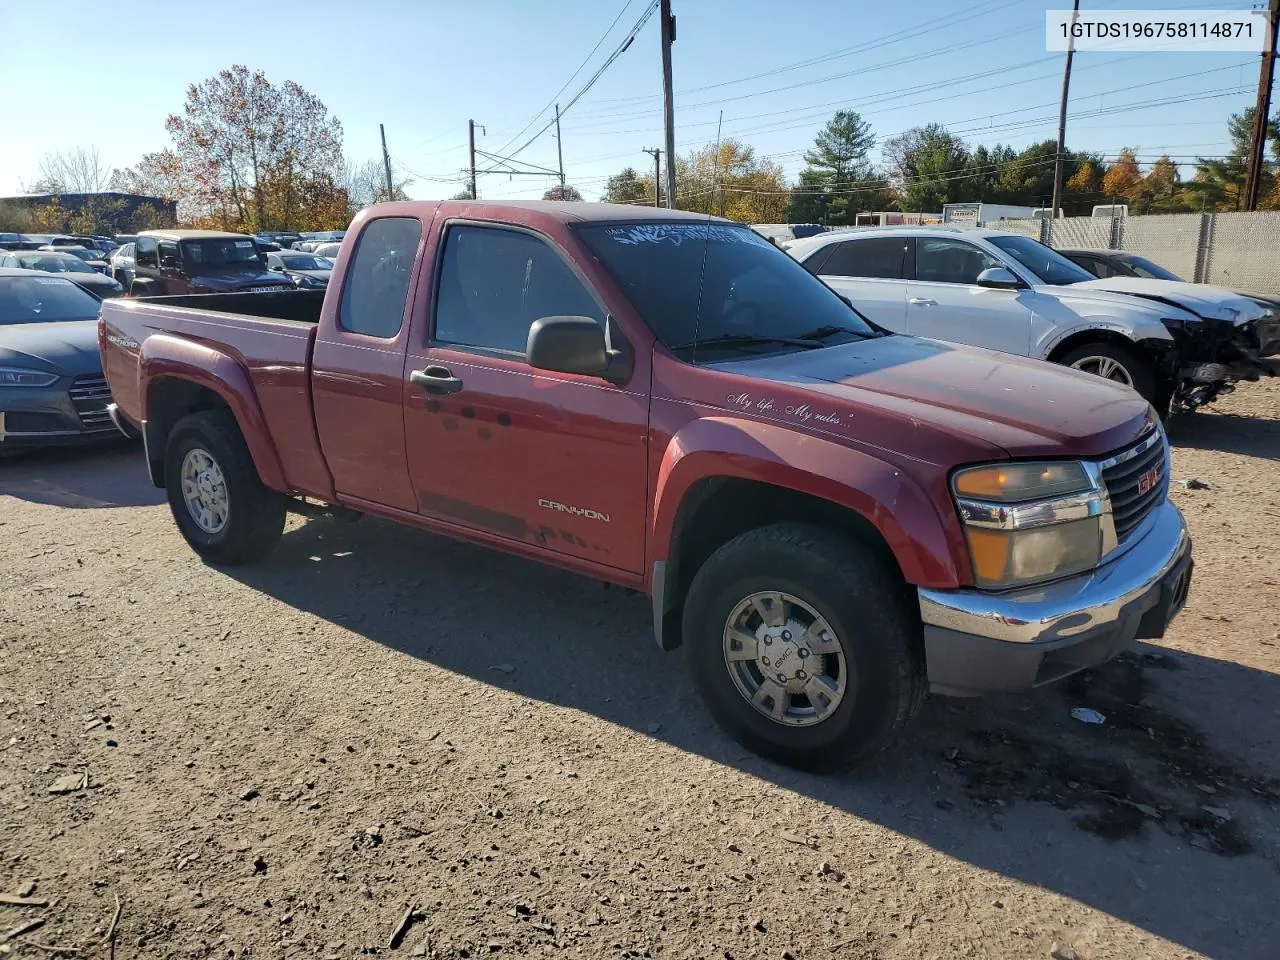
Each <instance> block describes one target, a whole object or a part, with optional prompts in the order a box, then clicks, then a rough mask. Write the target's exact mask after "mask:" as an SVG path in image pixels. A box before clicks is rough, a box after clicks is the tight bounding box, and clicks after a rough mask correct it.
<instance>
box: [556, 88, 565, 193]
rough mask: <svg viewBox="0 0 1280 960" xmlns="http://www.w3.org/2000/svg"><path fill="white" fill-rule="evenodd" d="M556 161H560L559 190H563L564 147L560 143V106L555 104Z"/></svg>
mask: <svg viewBox="0 0 1280 960" xmlns="http://www.w3.org/2000/svg"><path fill="white" fill-rule="evenodd" d="M556 159H558V160H559V161H560V189H561V190H562V191H563V190H564V146H563V145H562V144H561V143H560V104H558V103H557V104H556Z"/></svg>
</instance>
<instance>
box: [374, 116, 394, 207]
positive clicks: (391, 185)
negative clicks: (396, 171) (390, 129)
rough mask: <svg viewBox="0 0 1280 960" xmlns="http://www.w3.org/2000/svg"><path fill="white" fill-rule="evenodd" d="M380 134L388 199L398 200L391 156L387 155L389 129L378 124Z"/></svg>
mask: <svg viewBox="0 0 1280 960" xmlns="http://www.w3.org/2000/svg"><path fill="white" fill-rule="evenodd" d="M378 132H379V133H380V134H382V166H383V168H384V169H385V170H386V171H387V199H388V200H394V199H395V198H396V188H395V184H394V183H392V182H391V155H390V154H389V153H387V128H386V127H384V126H383V125H382V124H378Z"/></svg>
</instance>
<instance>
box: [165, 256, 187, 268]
mask: <svg viewBox="0 0 1280 960" xmlns="http://www.w3.org/2000/svg"><path fill="white" fill-rule="evenodd" d="M160 266H161V268H163V269H165V270H177V269H179V268H180V267H181V266H182V264H181V263H179V262H178V258H177V257H161V258H160Z"/></svg>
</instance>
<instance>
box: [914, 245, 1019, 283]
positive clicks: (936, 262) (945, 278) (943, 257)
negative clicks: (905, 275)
mask: <svg viewBox="0 0 1280 960" xmlns="http://www.w3.org/2000/svg"><path fill="white" fill-rule="evenodd" d="M1003 266H1004V264H1003V263H1001V262H1000V261H999V260H998V259H996V258H995V257H993V256H992V255H991V254H989V253H987V252H986V251H985V250H980V249H979V248H978V247H975V246H974V245H973V244H971V243H966V242H965V241H963V240H952V239H950V238H946V237H917V238H916V279H917V280H920V281H923V282H925V283H966V284H975V283H977V282H978V274H980V273H982V271H983V270H986V269H988V268H990V267H1003Z"/></svg>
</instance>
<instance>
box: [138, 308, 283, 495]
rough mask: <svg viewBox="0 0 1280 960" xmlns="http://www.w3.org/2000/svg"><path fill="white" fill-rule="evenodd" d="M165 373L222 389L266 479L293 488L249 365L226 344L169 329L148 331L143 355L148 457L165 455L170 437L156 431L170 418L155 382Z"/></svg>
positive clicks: (280, 487) (274, 485) (142, 394)
mask: <svg viewBox="0 0 1280 960" xmlns="http://www.w3.org/2000/svg"><path fill="white" fill-rule="evenodd" d="M161 378H173V379H176V380H184V381H187V382H190V383H194V384H196V385H198V386H201V387H204V388H205V389H207V390H210V391H212V392H213V393H215V394H217V395H218V396H219V397H220V398H221V399H222V401H223V402H224V403H225V404H226V405H227V407H228V408H230V410H231V412H232V414H233V415H234V416H235V418H236V423H237V424H239V426H240V433H241V434H242V435H243V436H244V439H245V443H246V445H247V446H248V447H249V453H250V454H251V455H252V457H253V463H254V466H255V467H256V468H257V470H258V476H259V477H260V478H261V479H262V482H263V484H265V485H266V486H268V487H270V488H271V489H273V490H279V491H282V492H287V491H288V490H289V486H288V483H287V482H286V480H285V477H284V469H283V467H282V466H281V463H280V455H279V453H278V452H277V451H276V447H275V443H274V442H273V441H272V439H271V432H270V430H269V429H268V428H267V424H266V420H265V419H264V418H263V416H262V409H261V407H260V406H259V404H258V398H257V394H256V393H255V392H254V389H253V381H252V379H251V378H250V376H249V371H248V370H247V369H246V368H245V366H244V365H243V364H242V363H240V362H239V361H238V360H236V359H235V358H234V357H231V356H229V355H228V354H226V353H224V352H222V351H221V350H216V349H214V348H213V347H210V346H207V345H206V344H202V343H197V342H195V341H193V340H185V339H182V338H180V337H174V336H169V335H166V334H163V333H156V334H152V335H151V336H149V337H147V338H146V340H145V341H143V344H142V348H141V350H140V353H139V357H138V395H139V396H140V397H142V398H143V400H142V415H143V417H144V431H143V433H144V437H145V439H146V442H147V459H148V461H150V462H154V460H153V458H160V459H163V456H164V446H163V445H164V443H165V441H166V439H167V437H164V436H158V435H155V430H154V429H153V428H152V426H151V425H152V424H163V423H164V422H165V417H164V411H162V410H156V409H153V407H152V401H153V396H154V395H153V391H152V385H153V384H154V383H155V382H156V381H157V380H159V379H161ZM153 479H154V476H153Z"/></svg>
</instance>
